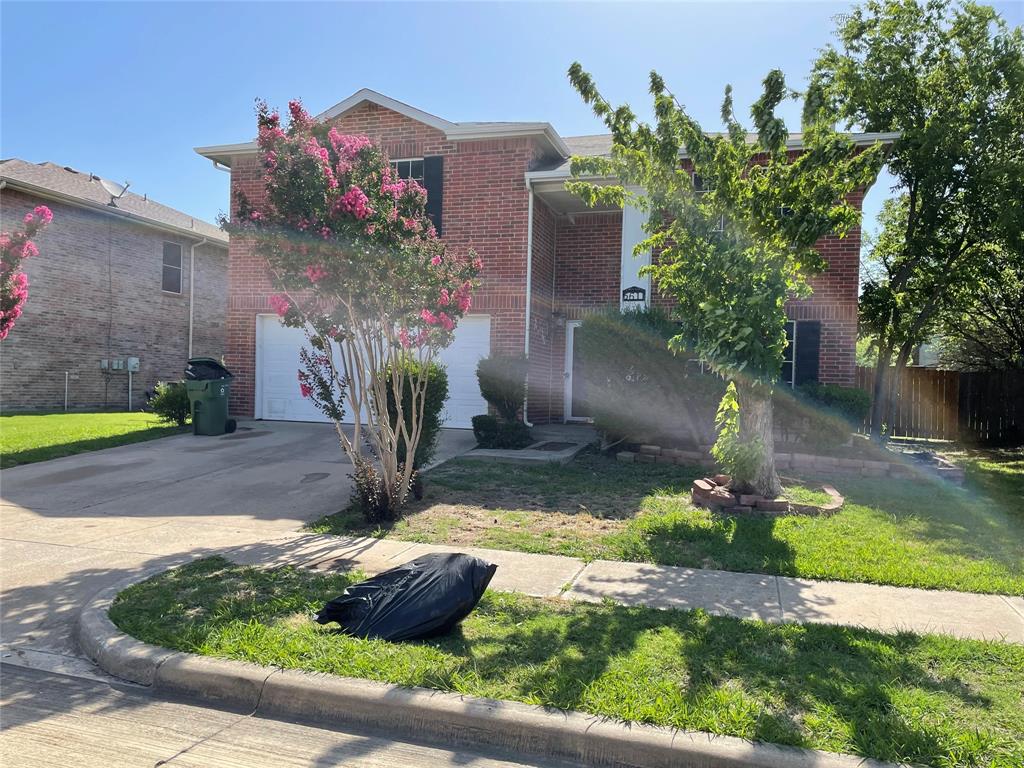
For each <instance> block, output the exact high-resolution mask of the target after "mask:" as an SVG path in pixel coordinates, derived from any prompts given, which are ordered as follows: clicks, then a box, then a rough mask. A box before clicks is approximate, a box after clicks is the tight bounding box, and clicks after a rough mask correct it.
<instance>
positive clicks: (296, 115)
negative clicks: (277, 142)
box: [288, 99, 313, 130]
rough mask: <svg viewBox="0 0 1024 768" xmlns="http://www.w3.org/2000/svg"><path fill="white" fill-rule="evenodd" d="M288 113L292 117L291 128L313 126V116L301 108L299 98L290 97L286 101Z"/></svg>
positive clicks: (298, 128) (302, 128)
mask: <svg viewBox="0 0 1024 768" xmlns="http://www.w3.org/2000/svg"><path fill="white" fill-rule="evenodd" d="M288 113H289V114H290V115H291V118H292V123H291V127H292V130H307V129H309V128H312V127H313V118H312V117H310V116H309V113H308V112H307V111H306V110H305V109H304V108H303V106H302V102H301V101H300V100H299V99H292V100H291V101H289V102H288Z"/></svg>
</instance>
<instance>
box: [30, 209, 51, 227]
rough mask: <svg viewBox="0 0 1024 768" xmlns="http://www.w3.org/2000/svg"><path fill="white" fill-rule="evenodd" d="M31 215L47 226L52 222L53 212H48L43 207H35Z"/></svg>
mask: <svg viewBox="0 0 1024 768" xmlns="http://www.w3.org/2000/svg"><path fill="white" fill-rule="evenodd" d="M33 213H34V214H35V215H36V216H38V217H39V219H40V220H41V221H42V222H43V224H44V225H46V224H49V223H50V222H51V221H53V212H52V211H50V209H49V208H47V207H46V206H45V205H37V206H36V207H35V210H34V211H33Z"/></svg>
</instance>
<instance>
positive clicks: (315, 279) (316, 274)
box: [306, 264, 327, 283]
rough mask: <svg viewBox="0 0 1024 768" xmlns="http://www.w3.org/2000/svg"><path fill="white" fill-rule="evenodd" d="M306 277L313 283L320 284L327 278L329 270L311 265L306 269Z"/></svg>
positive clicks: (317, 265)
mask: <svg viewBox="0 0 1024 768" xmlns="http://www.w3.org/2000/svg"><path fill="white" fill-rule="evenodd" d="M306 277H308V278H309V282H311V283H319V282H320V281H321V280H323V279H324V278H325V277H327V270H326V269H324V268H323V267H322V266H321V265H319V264H310V265H309V266H308V267H306Z"/></svg>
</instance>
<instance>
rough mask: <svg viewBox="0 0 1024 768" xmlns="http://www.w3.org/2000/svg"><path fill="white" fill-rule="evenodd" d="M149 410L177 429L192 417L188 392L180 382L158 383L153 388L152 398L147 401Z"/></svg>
mask: <svg viewBox="0 0 1024 768" xmlns="http://www.w3.org/2000/svg"><path fill="white" fill-rule="evenodd" d="M149 409H150V410H151V411H153V413H155V414H156V415H157V416H159V417H160V418H161V419H163V420H164V421H170V422H174V423H175V424H177V425H178V426H179V427H183V426H185V423H186V422H187V421H189V420H190V419H191V417H192V406H191V404H190V403H189V401H188V391H187V390H186V389H185V383H184V382H182V381H159V382H157V385H156V387H155V388H154V394H153V397H151V398H150V399H149Z"/></svg>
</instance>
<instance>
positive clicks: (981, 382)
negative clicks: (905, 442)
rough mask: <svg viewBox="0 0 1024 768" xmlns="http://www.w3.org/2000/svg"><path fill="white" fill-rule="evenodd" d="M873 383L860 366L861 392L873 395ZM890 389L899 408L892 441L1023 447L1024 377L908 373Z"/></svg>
mask: <svg viewBox="0 0 1024 768" xmlns="http://www.w3.org/2000/svg"><path fill="white" fill-rule="evenodd" d="M874 380H875V370H874V368H862V367H859V366H858V368H857V379H856V385H857V387H858V388H860V389H863V390H865V391H867V392H869V393H870V392H871V390H872V387H873V386H874ZM890 384H891V387H892V396H893V398H894V400H895V403H896V410H895V417H894V419H893V423H892V424H891V425H890V427H889V432H890V434H891V435H892V436H893V437H917V438H926V439H935V440H958V441H961V442H965V443H987V444H992V445H1021V444H1022V443H1024V371H979V372H967V371H940V370H937V369H935V368H906V369H904V371H903V375H902V376H901V377H900V378H899V380H898V381H891V382H890ZM865 426H866V425H865Z"/></svg>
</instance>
